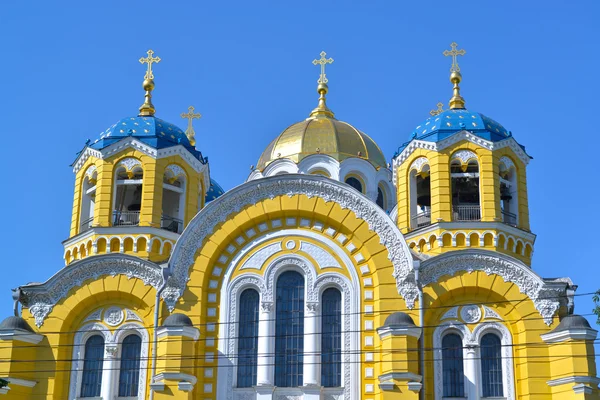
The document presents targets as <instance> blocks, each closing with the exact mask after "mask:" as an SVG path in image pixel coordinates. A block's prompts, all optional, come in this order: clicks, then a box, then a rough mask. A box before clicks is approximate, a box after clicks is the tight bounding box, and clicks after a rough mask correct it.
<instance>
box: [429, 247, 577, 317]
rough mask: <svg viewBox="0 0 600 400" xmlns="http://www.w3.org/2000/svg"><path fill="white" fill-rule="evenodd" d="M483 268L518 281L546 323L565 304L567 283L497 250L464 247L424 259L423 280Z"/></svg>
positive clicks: (506, 280)
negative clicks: (558, 282)
mask: <svg viewBox="0 0 600 400" xmlns="http://www.w3.org/2000/svg"><path fill="white" fill-rule="evenodd" d="M473 271H483V272H485V273H486V274H487V275H492V274H494V275H498V276H500V277H501V278H502V279H504V281H505V282H509V283H514V284H515V285H517V287H518V288H519V290H520V291H521V293H523V294H525V295H527V296H528V297H529V298H530V299H531V300H532V301H533V303H534V305H535V308H536V309H537V310H538V311H539V313H540V315H541V316H542V318H543V319H544V322H545V323H546V325H551V324H552V319H553V316H554V314H555V313H556V311H557V310H558V308H559V307H560V305H561V304H563V303H564V304H565V305H566V300H567V299H566V295H565V285H564V284H563V285H561V286H560V287H559V286H558V285H551V284H549V283H548V282H545V281H544V280H543V279H542V278H540V277H539V276H538V275H537V274H535V272H533V271H532V270H531V268H529V267H528V266H526V265H525V264H523V263H522V262H520V261H518V260H516V259H514V258H512V257H509V256H507V255H504V254H500V253H497V252H491V251H487V250H462V251H460V252H450V253H446V254H442V255H440V256H437V257H434V258H431V259H429V260H426V261H423V262H422V263H421V272H420V280H421V284H422V285H423V286H427V285H429V284H432V283H435V282H438V281H439V279H440V278H441V277H442V276H444V275H447V276H454V275H456V274H457V273H459V272H467V273H472V272H473Z"/></svg>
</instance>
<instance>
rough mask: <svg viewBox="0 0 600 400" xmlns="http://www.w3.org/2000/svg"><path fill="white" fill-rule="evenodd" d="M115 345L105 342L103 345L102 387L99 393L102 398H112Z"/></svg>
mask: <svg viewBox="0 0 600 400" xmlns="http://www.w3.org/2000/svg"><path fill="white" fill-rule="evenodd" d="M117 353H118V349H117V345H115V344H106V345H105V347H104V362H103V363H102V389H101V390H100V395H101V396H102V399H103V400H112V399H113V398H114V397H115V395H116V393H115V387H116V385H115V376H116V373H117V372H118V371H116V367H117V360H116V357H117Z"/></svg>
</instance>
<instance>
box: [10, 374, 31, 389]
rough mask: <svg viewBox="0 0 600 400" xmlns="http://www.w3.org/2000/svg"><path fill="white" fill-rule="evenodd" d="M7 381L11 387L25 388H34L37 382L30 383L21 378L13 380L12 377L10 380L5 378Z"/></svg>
mask: <svg viewBox="0 0 600 400" xmlns="http://www.w3.org/2000/svg"><path fill="white" fill-rule="evenodd" d="M4 379H6V380H7V381H8V382H9V383H10V384H11V385H17V386H25V387H30V388H32V387H34V386H35V385H36V384H37V382H36V381H30V380H27V379H19V378H11V377H10V376H9V377H8V378H4Z"/></svg>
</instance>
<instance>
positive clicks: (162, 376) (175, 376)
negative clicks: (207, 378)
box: [152, 372, 198, 385]
mask: <svg viewBox="0 0 600 400" xmlns="http://www.w3.org/2000/svg"><path fill="white" fill-rule="evenodd" d="M167 380H169V381H179V382H189V383H191V384H192V385H195V384H196V383H197V382H198V379H197V378H196V377H195V376H194V375H190V374H184V373H183V372H161V373H159V374H156V375H154V379H153V380H152V381H153V382H162V381H167Z"/></svg>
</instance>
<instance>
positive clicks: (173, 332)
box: [156, 326, 200, 341]
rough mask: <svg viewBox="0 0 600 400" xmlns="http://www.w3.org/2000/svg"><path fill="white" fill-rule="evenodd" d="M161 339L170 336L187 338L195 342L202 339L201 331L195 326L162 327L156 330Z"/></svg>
mask: <svg viewBox="0 0 600 400" xmlns="http://www.w3.org/2000/svg"><path fill="white" fill-rule="evenodd" d="M156 334H157V335H158V338H159V339H162V338H164V337H170V336H185V337H188V338H190V339H192V340H194V341H196V340H198V339H199V338H200V330H198V328H194V327H193V326H161V327H160V328H158V329H157V330H156Z"/></svg>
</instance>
